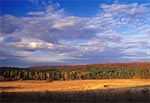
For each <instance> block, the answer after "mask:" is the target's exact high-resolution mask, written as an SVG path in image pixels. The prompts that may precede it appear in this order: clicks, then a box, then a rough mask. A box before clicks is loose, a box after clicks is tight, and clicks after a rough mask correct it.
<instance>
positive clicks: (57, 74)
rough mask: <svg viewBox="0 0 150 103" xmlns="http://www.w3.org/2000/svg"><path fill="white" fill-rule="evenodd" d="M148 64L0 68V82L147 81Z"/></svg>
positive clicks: (149, 75)
mask: <svg viewBox="0 0 150 103" xmlns="http://www.w3.org/2000/svg"><path fill="white" fill-rule="evenodd" d="M149 78H150V63H148V62H139V63H138V62H136V63H107V64H89V65H71V66H32V67H28V68H17V67H0V81H15V80H47V81H49V82H52V81H54V80H86V79H149Z"/></svg>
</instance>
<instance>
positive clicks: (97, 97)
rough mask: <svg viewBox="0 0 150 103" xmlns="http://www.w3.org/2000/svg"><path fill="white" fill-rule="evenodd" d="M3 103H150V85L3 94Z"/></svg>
mask: <svg viewBox="0 0 150 103" xmlns="http://www.w3.org/2000/svg"><path fill="white" fill-rule="evenodd" d="M0 95H1V100H0V102H1V103H5V102H11V103H12V102H14V103H16V102H18V103H22V102H25V103H32V102H36V103H95V102H97V103H101V102H102V103H105V102H108V103H114V102H117V103H121V102H122V103H149V101H150V85H147V86H139V87H132V88H121V89H99V90H86V91H66V92H64V91H63V92H52V91H51V92H50V91H44V92H40V91H39V92H1V93H0Z"/></svg>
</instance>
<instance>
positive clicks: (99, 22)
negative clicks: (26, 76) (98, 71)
mask: <svg viewBox="0 0 150 103" xmlns="http://www.w3.org/2000/svg"><path fill="white" fill-rule="evenodd" d="M0 6H1V10H0V12H1V13H0V24H1V27H0V28H1V29H0V63H1V64H0V65H1V66H18V67H28V66H38V65H40V66H42V65H77V64H93V63H116V62H150V0H0Z"/></svg>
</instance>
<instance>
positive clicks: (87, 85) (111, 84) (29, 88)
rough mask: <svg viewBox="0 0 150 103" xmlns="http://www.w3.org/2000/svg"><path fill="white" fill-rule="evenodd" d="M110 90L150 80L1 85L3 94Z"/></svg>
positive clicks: (33, 82) (41, 82)
mask: <svg viewBox="0 0 150 103" xmlns="http://www.w3.org/2000/svg"><path fill="white" fill-rule="evenodd" d="M105 84H107V85H108V88H127V87H136V86H144V85H150V79H107V80H72V81H54V82H46V81H35V80H34V81H33V80H30V81H29V80H28V81H7V82H1V83H0V87H1V89H0V91H1V92H39V91H40V92H42V91H43V92H44V91H80V90H95V89H104V85H105Z"/></svg>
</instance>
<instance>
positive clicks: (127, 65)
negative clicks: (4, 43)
mask: <svg viewBox="0 0 150 103" xmlns="http://www.w3.org/2000/svg"><path fill="white" fill-rule="evenodd" d="M147 66H148V67H150V62H132V63H104V64H87V65H66V66H31V67H29V68H32V69H86V68H88V67H96V68H98V67H102V68H103V67H110V68H112V67H147Z"/></svg>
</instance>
